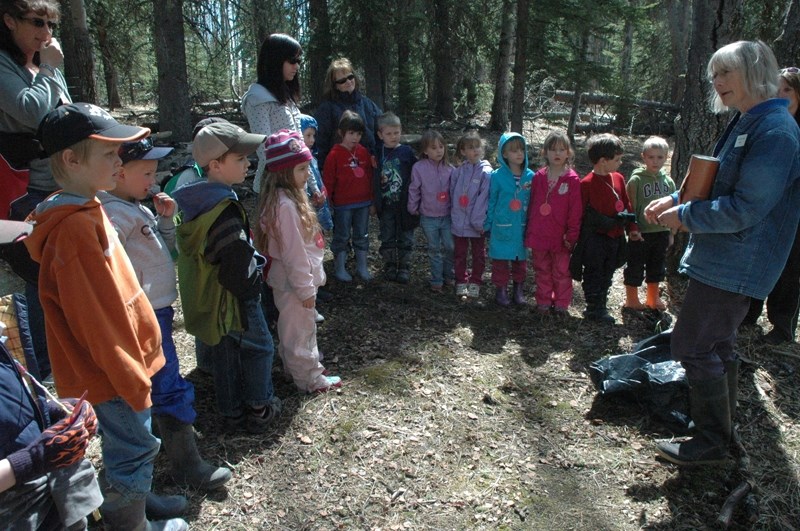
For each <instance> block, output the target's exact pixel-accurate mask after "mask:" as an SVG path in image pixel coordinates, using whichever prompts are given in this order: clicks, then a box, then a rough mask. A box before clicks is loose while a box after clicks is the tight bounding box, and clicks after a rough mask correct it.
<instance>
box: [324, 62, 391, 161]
mask: <svg viewBox="0 0 800 531" xmlns="http://www.w3.org/2000/svg"><path fill="white" fill-rule="evenodd" d="M358 87H359V79H358V76H357V75H356V73H355V70H353V65H352V63H350V60H349V59H346V58H344V57H341V58H339V59H334V60H333V61H332V62H331V64H330V66H329V67H328V72H327V73H326V74H325V82H324V86H323V95H322V103H320V105H319V107H317V110H316V112H315V113H314V118H316V119H317V123H318V124H319V129H317V150H318V151H319V154H318V156H317V160H318V161H319V165H320V167H324V164H325V157H327V156H328V152H329V151H330V150H331V148H332V147H333V146H334V144H336V130H337V128H338V127H339V120H340V119H341V117H342V113H343V112H344V111H353V112H355V113H357V114H358V115H359V116H361V119H362V120H364V127H365V131H364V134H363V135H361V144H362V145H363V146H364V147H365V148H367V150H368V151H369V152H370V153H372V154H374V153H375V143H376V138H375V135H376V134H377V133H378V116H380V115H381V113H382V112H383V111H381V109H380V107H378V106H377V105H376V104H375V103H374V102H373V101H372V100H371V99H369V98H368V97H366V96H365V95H363V94H362V93H361V91H360V90H359V89H358Z"/></svg>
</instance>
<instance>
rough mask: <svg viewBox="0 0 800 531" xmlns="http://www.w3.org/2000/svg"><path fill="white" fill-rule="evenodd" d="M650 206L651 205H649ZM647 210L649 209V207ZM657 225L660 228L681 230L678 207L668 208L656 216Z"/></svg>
mask: <svg viewBox="0 0 800 531" xmlns="http://www.w3.org/2000/svg"><path fill="white" fill-rule="evenodd" d="M650 204H651V205H652V204H653V203H650ZM647 208H650V207H649V206H648V207H647ZM657 221H658V224H659V225H661V226H662V227H669V228H670V229H672V230H678V229H680V228H681V220H680V218H679V217H678V205H676V206H674V207H672V208H668V209H667V210H664V211H663V212H662V213H661V214H659V215H658V220H657Z"/></svg>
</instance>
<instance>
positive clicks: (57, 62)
mask: <svg viewBox="0 0 800 531" xmlns="http://www.w3.org/2000/svg"><path fill="white" fill-rule="evenodd" d="M39 62H40V63H42V64H46V65H50V66H52V67H53V68H59V67H60V66H61V65H62V64H64V52H62V51H61V44H59V42H58V41H57V40H56V39H55V38H52V39H50V42H49V43H47V44H45V45H44V46H42V49H41V50H39Z"/></svg>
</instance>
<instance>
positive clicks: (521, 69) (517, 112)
mask: <svg viewBox="0 0 800 531" xmlns="http://www.w3.org/2000/svg"><path fill="white" fill-rule="evenodd" d="M529 18H530V3H529V2H528V0H517V32H516V33H517V35H516V44H515V48H516V51H515V53H514V91H513V96H512V99H511V130H512V131H515V132H517V133H520V134H521V133H522V132H523V131H522V125H523V124H522V117H523V116H524V114H525V87H526V85H527V81H528V61H527V57H528V19H529Z"/></svg>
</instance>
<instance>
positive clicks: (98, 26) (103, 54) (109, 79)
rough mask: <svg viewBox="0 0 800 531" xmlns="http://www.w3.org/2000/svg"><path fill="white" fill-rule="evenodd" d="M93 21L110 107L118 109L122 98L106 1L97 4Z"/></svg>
mask: <svg viewBox="0 0 800 531" xmlns="http://www.w3.org/2000/svg"><path fill="white" fill-rule="evenodd" d="M92 21H93V23H94V27H95V32H96V34H97V46H98V47H99V48H100V59H101V61H102V64H103V77H104V79H105V82H106V95H107V97H108V108H109V109H112V110H113V109H117V108H119V107H122V100H121V98H120V96H119V76H118V75H117V69H116V67H115V66H114V59H113V57H114V53H113V46H112V44H111V39H110V38H109V35H108V24H109V20H108V9H107V6H106V5H105V3H103V2H97V3H96V4H95V6H94V17H93V20H92Z"/></svg>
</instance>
